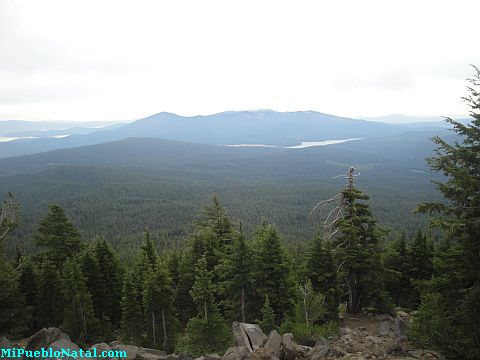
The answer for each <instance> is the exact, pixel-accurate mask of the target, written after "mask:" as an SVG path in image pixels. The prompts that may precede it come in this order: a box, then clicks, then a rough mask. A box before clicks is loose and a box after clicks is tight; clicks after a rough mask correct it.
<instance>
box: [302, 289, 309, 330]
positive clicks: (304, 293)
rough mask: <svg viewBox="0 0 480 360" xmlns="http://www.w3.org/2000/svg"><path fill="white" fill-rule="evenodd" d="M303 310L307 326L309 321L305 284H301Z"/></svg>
mask: <svg viewBox="0 0 480 360" xmlns="http://www.w3.org/2000/svg"><path fill="white" fill-rule="evenodd" d="M303 310H304V312H305V322H306V323H307V326H309V321H308V309H307V284H306V283H305V285H303Z"/></svg>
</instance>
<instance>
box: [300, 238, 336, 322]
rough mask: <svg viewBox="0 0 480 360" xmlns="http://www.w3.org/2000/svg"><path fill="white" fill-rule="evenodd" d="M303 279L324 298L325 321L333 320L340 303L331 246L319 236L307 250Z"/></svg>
mask: <svg viewBox="0 0 480 360" xmlns="http://www.w3.org/2000/svg"><path fill="white" fill-rule="evenodd" d="M305 277H306V278H307V279H308V280H310V282H311V284H312V287H313V290H314V291H315V292H317V293H320V294H323V295H324V296H325V314H324V317H325V320H335V319H336V318H337V316H338V306H339V303H340V300H339V294H338V283H337V267H336V265H335V261H334V257H333V252H332V249H331V244H330V242H328V241H325V240H323V239H322V237H321V236H320V234H318V235H317V236H316V237H315V240H314V242H313V244H312V245H311V246H310V248H309V249H308V250H307V253H306V264H305Z"/></svg>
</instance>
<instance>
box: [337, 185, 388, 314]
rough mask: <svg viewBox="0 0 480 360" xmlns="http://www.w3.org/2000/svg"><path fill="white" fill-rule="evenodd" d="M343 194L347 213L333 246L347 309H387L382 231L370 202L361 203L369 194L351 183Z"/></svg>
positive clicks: (350, 310) (339, 226)
mask: <svg viewBox="0 0 480 360" xmlns="http://www.w3.org/2000/svg"><path fill="white" fill-rule="evenodd" d="M342 196H343V199H344V201H345V209H344V216H343V218H342V219H340V220H339V222H338V229H339V234H338V236H337V237H336V238H335V240H334V246H335V247H336V249H337V250H336V257H337V262H338V263H339V269H340V277H341V279H342V280H343V281H344V284H345V289H346V295H347V296H346V300H347V312H349V313H358V312H360V311H361V310H362V309H363V310H367V309H371V310H374V311H382V310H385V309H384V308H385V306H386V298H385V291H384V284H383V273H384V268H383V265H382V264H381V260H380V249H379V239H380V237H381V235H382V233H381V231H380V229H379V228H378V227H377V222H376V221H375V219H374V218H373V217H372V214H371V212H370V210H369V207H368V205H367V204H365V203H361V202H358V200H368V196H367V195H366V194H364V193H363V192H361V191H360V190H358V189H356V188H355V187H353V186H348V187H347V188H346V189H345V190H344V191H343V192H342Z"/></svg>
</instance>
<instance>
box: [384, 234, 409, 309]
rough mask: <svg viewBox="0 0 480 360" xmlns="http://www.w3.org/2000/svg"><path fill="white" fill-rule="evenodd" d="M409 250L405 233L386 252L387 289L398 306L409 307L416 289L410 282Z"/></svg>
mask: <svg viewBox="0 0 480 360" xmlns="http://www.w3.org/2000/svg"><path fill="white" fill-rule="evenodd" d="M409 259H410V258H409V252H408V249H407V242H406V239H405V233H404V232H402V235H401V236H400V237H399V238H398V239H397V240H395V241H393V242H392V243H391V245H390V246H389V247H388V248H387V249H386V251H385V253H384V261H383V262H384V266H385V270H386V271H385V289H386V290H387V291H388V293H389V294H390V296H391V297H392V300H393V302H394V303H395V304H396V305H397V306H401V307H409V299H410V298H411V294H412V292H413V291H414V289H413V286H412V284H411V282H410V274H409V271H410V270H409V269H410V266H409V261H410V260H409Z"/></svg>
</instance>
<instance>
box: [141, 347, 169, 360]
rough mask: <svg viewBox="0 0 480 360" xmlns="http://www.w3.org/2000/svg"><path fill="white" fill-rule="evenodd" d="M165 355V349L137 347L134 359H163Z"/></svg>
mask: <svg viewBox="0 0 480 360" xmlns="http://www.w3.org/2000/svg"><path fill="white" fill-rule="evenodd" d="M166 357H167V353H166V351H163V350H157V349H149V348H139V349H138V350H137V355H136V360H163V359H165V358H166Z"/></svg>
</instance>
